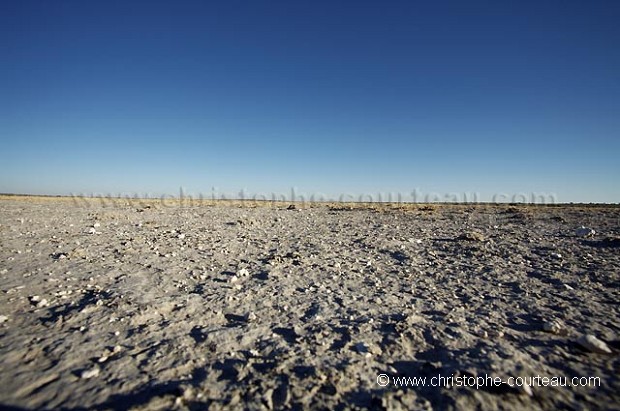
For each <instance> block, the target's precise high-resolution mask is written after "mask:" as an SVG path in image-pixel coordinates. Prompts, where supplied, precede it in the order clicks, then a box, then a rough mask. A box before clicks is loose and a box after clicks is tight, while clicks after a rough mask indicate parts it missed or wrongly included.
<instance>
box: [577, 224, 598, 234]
mask: <svg viewBox="0 0 620 411" xmlns="http://www.w3.org/2000/svg"><path fill="white" fill-rule="evenodd" d="M575 234H577V236H578V237H592V236H594V234H596V231H594V230H593V229H592V228H589V227H584V226H581V227H579V228H578V229H576V230H575Z"/></svg>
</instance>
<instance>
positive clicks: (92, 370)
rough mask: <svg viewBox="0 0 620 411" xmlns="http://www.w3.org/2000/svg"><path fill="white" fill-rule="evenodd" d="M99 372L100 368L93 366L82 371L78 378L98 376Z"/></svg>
mask: <svg viewBox="0 0 620 411" xmlns="http://www.w3.org/2000/svg"><path fill="white" fill-rule="evenodd" d="M100 373H101V370H100V369H99V368H98V367H93V368H90V369H88V370H84V371H82V374H81V375H80V378H82V379H85V380H87V379H90V378H95V377H98V376H99V374H100Z"/></svg>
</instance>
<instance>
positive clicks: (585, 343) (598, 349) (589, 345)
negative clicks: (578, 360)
mask: <svg viewBox="0 0 620 411" xmlns="http://www.w3.org/2000/svg"><path fill="white" fill-rule="evenodd" d="M577 344H579V345H580V346H582V347H583V348H585V349H586V350H588V351H592V352H595V353H598V354H611V349H610V348H609V347H608V346H607V344H606V343H605V342H604V341H601V340H599V339H598V338H596V337H595V336H593V335H592V334H586V335H584V336H582V337H580V338H579V339H578V340H577Z"/></svg>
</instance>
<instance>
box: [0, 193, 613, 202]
mask: <svg viewBox="0 0 620 411" xmlns="http://www.w3.org/2000/svg"><path fill="white" fill-rule="evenodd" d="M0 196H5V197H50V198H79V199H101V200H155V201H158V200H161V201H166V200H173V201H186V202H189V203H191V202H193V201H198V202H201V201H239V202H276V203H282V202H284V203H342V204H456V205H458V204H461V205H468V204H469V205H476V204H480V205H543V206H544V205H549V206H554V205H620V202H575V201H558V200H557V199H556V198H555V197H554V196H553V195H545V194H544V193H531V194H530V196H528V195H527V194H525V193H518V194H515V195H512V196H509V195H508V194H507V193H501V194H500V195H498V196H496V197H494V198H491V199H483V198H481V196H480V195H479V194H478V193H461V195H458V193H447V194H445V195H444V196H441V195H440V194H439V193H433V192H431V193H427V194H426V195H423V193H420V192H416V190H414V191H413V192H412V193H409V195H407V194H403V193H375V194H374V195H373V194H360V195H359V196H355V195H353V194H350V193H348V194H344V195H341V196H336V197H331V196H326V195H324V194H322V193H304V192H295V190H294V189H293V192H292V193H291V196H289V197H287V196H285V195H283V194H282V193H280V194H276V193H272V194H271V195H266V194H264V193H249V192H240V193H237V194H235V193H218V192H211V193H209V194H207V195H205V194H204V193H193V192H185V191H183V190H182V189H181V190H180V191H179V192H177V193H176V194H173V193H140V192H133V193H132V192H118V193H101V192H90V193H68V194H50V193H28V192H21V193H9V192H0Z"/></svg>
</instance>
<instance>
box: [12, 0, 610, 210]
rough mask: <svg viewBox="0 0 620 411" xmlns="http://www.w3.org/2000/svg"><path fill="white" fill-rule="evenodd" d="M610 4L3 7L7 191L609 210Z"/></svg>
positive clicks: (289, 0)
mask: <svg viewBox="0 0 620 411" xmlns="http://www.w3.org/2000/svg"><path fill="white" fill-rule="evenodd" d="M618 22H620V2H618V1H566V0H562V1H497V0H492V1H462V0H459V1H448V2H447V1H402V2H400V1H384V2H379V1H333V0H332V1H293V0H286V1H230V0H226V1H166V2H162V1H129V0H123V1H83V0H79V1H62V0H54V1H49V0H45V1H43V0H42V1H28V0H19V1H18V0H15V1H4V2H2V4H1V5H0V53H1V54H0V142H1V149H0V150H1V152H2V161H1V163H0V192H16V193H37V194H43V193H46V194H71V193H73V194H75V193H82V194H90V193H93V192H96V193H105V194H118V193H124V194H126V193H138V194H142V195H145V194H148V195H160V194H163V193H169V194H177V193H178V192H179V188H181V187H183V189H184V190H185V192H186V193H193V194H197V193H203V194H205V195H211V194H212V193H213V192H216V193H218V194H222V193H238V192H239V191H240V190H244V191H245V193H246V195H248V194H249V195H252V193H259V194H262V195H266V196H270V195H271V194H272V193H278V194H280V193H284V194H286V193H290V191H291V189H292V188H295V190H296V192H297V193H305V194H306V195H308V196H309V195H310V194H315V195H317V197H318V195H319V194H320V193H322V194H324V195H325V196H326V197H332V198H337V197H338V196H340V195H342V194H348V195H350V196H353V197H355V196H358V195H360V194H366V195H367V197H368V196H370V195H372V196H373V198H376V196H377V195H378V193H402V195H403V198H405V199H406V196H411V193H412V191H413V190H417V195H418V200H419V199H424V196H425V195H429V194H430V193H436V194H437V195H438V196H439V197H442V196H445V195H448V194H449V193H459V195H463V193H476V194H477V195H478V196H479V199H481V200H490V199H491V198H492V196H493V195H494V194H505V195H507V196H509V197H510V196H512V195H516V194H519V193H521V194H527V195H528V196H529V195H530V194H531V193H546V194H553V195H555V198H556V200H557V201H560V202H571V201H573V202H620V161H619V158H620V24H619V23H618Z"/></svg>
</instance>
